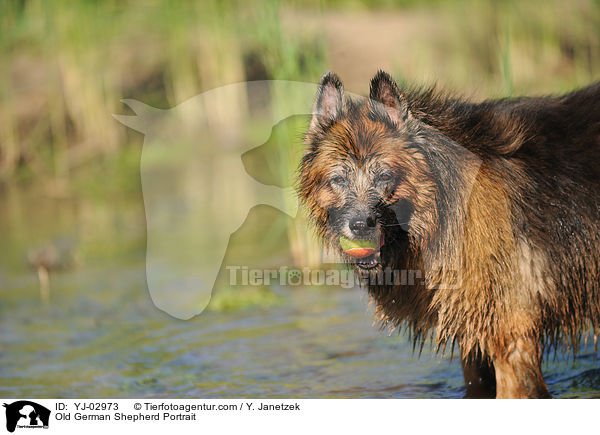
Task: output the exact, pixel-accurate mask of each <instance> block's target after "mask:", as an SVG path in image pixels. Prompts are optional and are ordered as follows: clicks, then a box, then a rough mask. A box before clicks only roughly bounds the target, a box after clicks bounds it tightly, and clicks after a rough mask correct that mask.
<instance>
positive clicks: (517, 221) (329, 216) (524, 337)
mask: <svg viewBox="0 0 600 435" xmlns="http://www.w3.org/2000/svg"><path fill="white" fill-rule="evenodd" d="M306 142H307V150H306V154H305V156H304V158H303V161H302V164H301V168H300V178H299V191H300V197H301V199H302V201H303V203H304V204H305V206H306V207H307V209H308V211H309V213H310V215H311V217H312V220H313V222H314V223H315V225H316V228H317V231H318V233H319V234H320V235H321V236H322V238H323V239H324V240H325V242H326V243H327V244H328V245H329V246H330V247H332V248H334V249H337V250H339V251H340V254H341V255H342V256H343V257H345V259H346V260H347V261H348V262H349V263H351V264H352V265H353V266H354V267H356V269H357V271H359V272H360V273H361V274H365V273H367V274H371V275H374V274H377V273H381V271H382V270H384V269H386V268H391V269H393V270H421V271H423V277H424V279H423V280H422V281H421V282H417V283H409V284H407V285H392V284H389V283H383V284H381V283H377V282H375V281H372V282H371V284H370V285H368V291H369V294H370V296H371V297H372V299H373V300H374V302H375V303H376V306H377V313H378V315H379V316H380V320H381V321H383V322H385V323H386V324H392V325H395V326H400V325H406V326H408V327H409V328H410V330H411V331H412V333H413V335H414V337H415V339H416V340H423V339H425V338H427V337H429V336H431V337H432V338H433V340H434V341H435V343H436V344H437V346H438V348H439V349H441V350H443V349H444V348H445V347H446V346H447V345H454V344H458V346H459V347H460V350H461V359H462V363H463V373H464V376H465V382H466V385H467V395H469V396H492V397H493V396H495V397H499V398H500V397H503V398H506V397H549V396H550V394H549V391H548V388H547V386H546V384H545V382H544V379H543V377H542V373H541V368H540V362H541V357H542V350H543V348H544V347H546V348H547V347H548V346H552V345H556V344H558V343H559V342H562V343H566V344H567V345H568V346H570V347H571V348H572V349H576V346H577V344H578V342H579V340H580V338H581V336H582V334H583V333H584V332H586V331H589V330H590V329H591V330H592V331H593V332H594V334H595V336H596V335H597V331H598V326H599V325H600V225H599V224H600V84H598V83H597V84H594V85H591V86H589V87H587V88H584V89H581V90H578V91H575V92H573V93H570V94H567V95H564V96H561V97H547V98H518V99H508V100H495V101H486V102H483V103H479V104H475V103H470V102H467V101H463V100H460V99H454V98H450V97H446V96H444V95H442V94H440V93H438V92H436V91H434V90H400V89H398V87H397V86H396V84H395V82H394V81H393V80H392V79H391V77H390V76H389V75H387V74H386V73H383V72H380V73H378V74H377V75H376V76H375V77H374V78H373V80H372V81H371V90H370V98H369V99H356V98H354V99H353V98H349V97H348V96H346V95H345V94H344V90H343V86H342V84H341V82H340V81H339V79H338V78H337V76H335V75H334V74H332V73H328V74H326V75H325V76H323V79H322V80H321V85H320V88H319V92H318V95H317V101H316V103H315V109H314V114H313V119H312V121H311V125H310V127H309V131H308V133H307V135H306ZM382 180H383V181H382ZM348 222H351V223H352V225H350V224H348ZM357 222H358V223H360V224H361V225H354V224H355V223H357ZM365 222H366V224H365ZM340 234H342V235H345V236H347V237H351V236H353V235H355V236H356V238H360V239H372V240H375V239H380V240H382V241H383V244H382V246H381V247H380V250H379V251H378V252H377V254H375V255H374V256H372V257H369V258H368V259H366V260H358V261H357V260H355V259H354V258H352V257H349V256H347V255H345V253H344V252H343V251H342V250H341V248H340V247H339V237H340Z"/></svg>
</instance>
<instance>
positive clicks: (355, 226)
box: [348, 216, 375, 236]
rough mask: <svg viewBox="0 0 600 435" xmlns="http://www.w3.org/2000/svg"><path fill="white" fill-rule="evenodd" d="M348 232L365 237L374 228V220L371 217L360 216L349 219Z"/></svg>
mask: <svg viewBox="0 0 600 435" xmlns="http://www.w3.org/2000/svg"><path fill="white" fill-rule="evenodd" d="M348 226H349V227H350V231H352V232H353V233H354V234H356V235H357V236H361V235H365V234H366V233H368V232H369V231H370V230H371V229H372V228H374V227H375V219H374V218H373V217H372V216H360V217H355V218H352V219H350V222H348Z"/></svg>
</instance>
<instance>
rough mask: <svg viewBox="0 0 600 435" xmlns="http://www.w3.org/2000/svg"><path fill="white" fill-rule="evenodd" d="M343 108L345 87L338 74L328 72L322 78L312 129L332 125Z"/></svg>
mask: <svg viewBox="0 0 600 435" xmlns="http://www.w3.org/2000/svg"><path fill="white" fill-rule="evenodd" d="M343 107H344V86H343V85H342V82H341V81H340V79H339V77H338V76H337V75H336V74H334V73H332V72H327V73H325V75H323V77H321V83H320V84H319V89H318V91H317V99H316V101H315V106H314V108H313V116H312V120H311V121H310V128H311V129H312V128H315V127H317V126H318V125H326V124H329V123H331V122H332V121H334V120H335V119H336V118H337V117H338V115H339V114H340V113H341V112H342V109H343Z"/></svg>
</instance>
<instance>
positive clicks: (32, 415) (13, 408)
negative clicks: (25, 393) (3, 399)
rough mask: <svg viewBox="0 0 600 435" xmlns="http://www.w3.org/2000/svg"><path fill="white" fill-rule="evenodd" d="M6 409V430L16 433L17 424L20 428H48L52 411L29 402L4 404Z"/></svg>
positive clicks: (20, 401)
mask: <svg viewBox="0 0 600 435" xmlns="http://www.w3.org/2000/svg"><path fill="white" fill-rule="evenodd" d="M4 407H5V408H6V430H8V431H9V432H14V431H15V428H16V427H17V424H18V423H19V420H21V419H23V420H21V422H20V426H34V427H35V426H38V427H48V423H49V421H50V410H49V409H48V408H45V407H43V406H42V405H38V404H37V403H35V402H30V401H29V400H19V401H17V402H13V403H11V404H6V403H5V404H4Z"/></svg>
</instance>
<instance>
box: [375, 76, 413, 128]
mask: <svg viewBox="0 0 600 435" xmlns="http://www.w3.org/2000/svg"><path fill="white" fill-rule="evenodd" d="M369 98H370V99H371V100H374V101H376V102H378V103H381V104H382V105H383V109H385V111H386V112H387V114H388V116H389V117H390V118H391V120H392V121H393V122H394V123H395V124H397V125H398V126H402V125H403V124H404V123H405V122H406V121H407V120H408V119H409V118H410V117H411V114H410V111H409V110H408V106H407V104H406V101H404V99H403V97H402V95H401V94H400V90H399V89H398V85H396V82H395V81H394V79H393V78H392V77H391V76H390V75H389V74H388V73H386V72H385V71H382V70H379V71H378V72H377V74H375V77H373V79H372V80H371V89H370V93H369Z"/></svg>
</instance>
